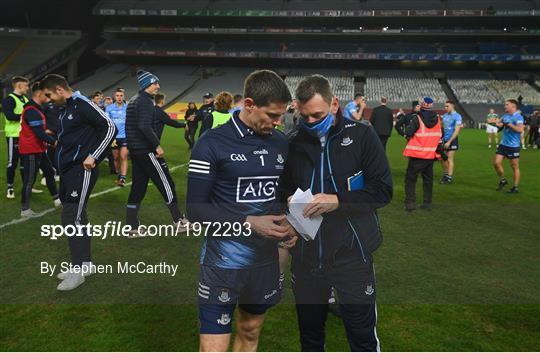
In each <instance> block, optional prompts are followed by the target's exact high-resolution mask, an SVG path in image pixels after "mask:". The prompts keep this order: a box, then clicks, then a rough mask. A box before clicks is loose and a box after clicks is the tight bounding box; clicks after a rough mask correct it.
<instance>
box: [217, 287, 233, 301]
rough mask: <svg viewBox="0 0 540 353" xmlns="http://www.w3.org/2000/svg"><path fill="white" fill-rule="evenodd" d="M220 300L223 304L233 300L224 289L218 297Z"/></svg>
mask: <svg viewBox="0 0 540 353" xmlns="http://www.w3.org/2000/svg"><path fill="white" fill-rule="evenodd" d="M218 299H219V301H220V302H222V303H227V302H228V301H230V300H231V297H230V296H229V291H228V290H227V289H222V290H221V294H220V295H219V296H218Z"/></svg>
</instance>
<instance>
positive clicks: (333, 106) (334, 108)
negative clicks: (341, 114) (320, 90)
mask: <svg viewBox="0 0 540 353" xmlns="http://www.w3.org/2000/svg"><path fill="white" fill-rule="evenodd" d="M338 109H339V99H338V97H336V96H334V98H332V104H331V106H330V111H331V112H332V115H334V116H335V115H336V114H337V111H338Z"/></svg>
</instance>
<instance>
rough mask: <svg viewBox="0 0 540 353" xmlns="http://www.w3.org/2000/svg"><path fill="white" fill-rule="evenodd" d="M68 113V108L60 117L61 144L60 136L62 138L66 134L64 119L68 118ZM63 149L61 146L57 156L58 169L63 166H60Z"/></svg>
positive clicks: (59, 133) (59, 134)
mask: <svg viewBox="0 0 540 353" xmlns="http://www.w3.org/2000/svg"><path fill="white" fill-rule="evenodd" d="M66 113H67V108H66V110H65V111H64V114H62V116H61V117H60V119H59V120H60V132H58V138H57V141H59V142H60V136H62V134H63V133H64V118H65V117H66ZM62 148H63V146H60V150H58V154H57V155H56V161H57V164H56V165H57V166H58V169H60V170H61V169H62V166H61V165H60V154H61V153H62Z"/></svg>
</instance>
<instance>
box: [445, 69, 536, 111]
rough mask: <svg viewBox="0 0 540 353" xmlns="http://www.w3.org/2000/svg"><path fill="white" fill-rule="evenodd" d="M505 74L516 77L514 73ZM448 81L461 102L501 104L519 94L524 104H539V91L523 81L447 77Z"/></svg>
mask: <svg viewBox="0 0 540 353" xmlns="http://www.w3.org/2000/svg"><path fill="white" fill-rule="evenodd" d="M506 75H507V76H509V77H516V75H515V73H506ZM448 83H449V84H450V86H451V88H452V90H453V91H454V93H455V95H456V96H457V97H458V99H459V101H460V102H462V103H473V104H478V103H487V104H503V103H504V101H505V100H506V99H516V98H517V97H518V96H519V95H521V96H522V97H523V102H524V103H525V104H540V93H538V92H537V91H536V90H535V89H534V88H533V87H531V86H530V85H529V84H527V82H525V81H520V80H481V79H449V80H448Z"/></svg>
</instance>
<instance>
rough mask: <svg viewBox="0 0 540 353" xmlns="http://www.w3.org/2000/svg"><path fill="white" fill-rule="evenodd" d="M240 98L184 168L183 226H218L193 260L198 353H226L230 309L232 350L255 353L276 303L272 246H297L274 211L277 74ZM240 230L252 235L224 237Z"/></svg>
mask: <svg viewBox="0 0 540 353" xmlns="http://www.w3.org/2000/svg"><path fill="white" fill-rule="evenodd" d="M244 97H245V100H244V107H243V108H242V110H241V111H239V112H236V113H235V114H234V115H233V117H232V118H231V119H230V120H229V121H228V122H227V123H225V124H223V125H221V126H219V127H217V128H215V129H211V130H208V131H207V132H206V133H205V134H204V135H203V136H202V137H201V138H200V139H199V140H198V141H197V143H196V144H195V146H194V148H193V152H192V154H191V160H190V163H189V174H188V191H187V211H188V216H189V219H190V221H191V222H213V225H217V224H220V226H216V227H213V228H212V229H211V230H210V231H209V232H208V236H207V237H206V239H205V242H204V245H203V248H202V251H201V258H200V279H199V287H198V301H199V320H200V349H201V350H202V351H226V350H227V348H228V346H229V342H230V337H231V322H232V317H233V312H234V310H235V308H236V306H237V304H238V307H239V308H238V313H237V315H238V317H237V320H236V323H237V335H236V339H235V342H234V347H233V349H234V350H235V351H254V350H256V349H257V345H258V340H259V334H260V331H261V328H262V324H263V321H264V316H265V312H266V311H267V310H268V309H269V308H270V307H271V306H273V305H275V304H276V303H277V302H278V301H279V299H280V297H281V290H280V288H279V265H278V248H277V243H278V242H279V241H281V240H285V241H288V243H289V245H290V246H292V245H294V243H295V241H296V237H295V232H294V230H293V229H292V227H291V226H290V225H288V224H287V223H286V220H285V216H284V215H276V214H277V213H278V212H277V211H274V210H276V209H278V207H277V206H276V201H275V199H276V188H277V181H278V179H279V177H280V175H281V173H282V171H283V167H284V165H285V160H286V158H287V141H286V138H285V135H283V133H281V132H279V131H276V130H275V129H274V128H275V126H276V125H277V124H278V122H279V120H280V118H281V116H282V115H283V114H284V113H285V110H286V109H287V103H288V102H289V101H290V100H291V95H290V92H289V90H288V88H287V86H286V85H285V83H284V82H283V80H282V79H281V78H280V77H279V76H278V75H277V74H276V73H274V72H272V71H268V70H262V71H255V72H253V73H251V74H250V75H249V76H248V77H247V79H246V81H245V85H244ZM239 224H241V225H243V227H244V228H243V233H242V234H249V232H250V231H251V235H249V236H225V235H226V233H227V231H226V229H227V228H230V227H231V225H232V226H233V228H234V227H236V226H237V225H239ZM218 228H221V229H218ZM214 232H215V233H216V234H221V235H222V236H212V234H213V233H214ZM231 232H232V231H230V230H229V234H231Z"/></svg>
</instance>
